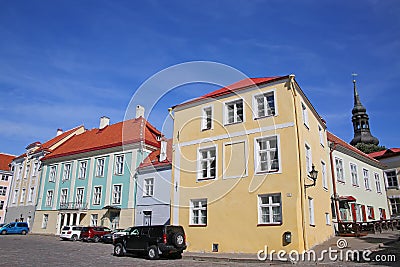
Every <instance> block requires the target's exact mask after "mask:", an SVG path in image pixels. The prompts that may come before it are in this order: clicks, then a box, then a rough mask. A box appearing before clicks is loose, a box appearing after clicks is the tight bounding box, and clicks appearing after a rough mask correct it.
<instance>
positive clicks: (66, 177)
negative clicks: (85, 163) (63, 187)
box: [62, 162, 72, 182]
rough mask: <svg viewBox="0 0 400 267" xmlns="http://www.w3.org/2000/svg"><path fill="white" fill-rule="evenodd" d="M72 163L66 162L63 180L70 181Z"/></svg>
mask: <svg viewBox="0 0 400 267" xmlns="http://www.w3.org/2000/svg"><path fill="white" fill-rule="evenodd" d="M71 170H72V163H71V162H68V163H64V170H63V178H62V181H63V182H65V181H68V180H69V179H70V178H71Z"/></svg>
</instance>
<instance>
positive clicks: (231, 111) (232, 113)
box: [225, 99, 243, 124]
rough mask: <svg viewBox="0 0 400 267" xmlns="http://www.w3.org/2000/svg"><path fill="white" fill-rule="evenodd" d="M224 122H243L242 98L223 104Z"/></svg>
mask: <svg viewBox="0 0 400 267" xmlns="http://www.w3.org/2000/svg"><path fill="white" fill-rule="evenodd" d="M225 114H226V124H231V123H238V122H243V100H241V99H240V100H236V101H232V102H229V103H226V104H225Z"/></svg>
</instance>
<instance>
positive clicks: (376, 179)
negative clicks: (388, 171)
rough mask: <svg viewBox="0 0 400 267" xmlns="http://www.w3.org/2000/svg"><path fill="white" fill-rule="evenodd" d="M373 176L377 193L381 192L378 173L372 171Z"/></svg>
mask: <svg viewBox="0 0 400 267" xmlns="http://www.w3.org/2000/svg"><path fill="white" fill-rule="evenodd" d="M374 178H375V187H376V192H377V193H382V188H381V178H380V176H379V174H378V173H374Z"/></svg>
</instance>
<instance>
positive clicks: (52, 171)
mask: <svg viewBox="0 0 400 267" xmlns="http://www.w3.org/2000/svg"><path fill="white" fill-rule="evenodd" d="M56 172H57V166H50V174H49V182H55V181H56Z"/></svg>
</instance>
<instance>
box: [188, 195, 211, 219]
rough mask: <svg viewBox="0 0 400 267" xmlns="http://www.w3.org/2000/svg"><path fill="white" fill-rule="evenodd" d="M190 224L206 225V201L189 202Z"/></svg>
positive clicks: (195, 200)
mask: <svg viewBox="0 0 400 267" xmlns="http://www.w3.org/2000/svg"><path fill="white" fill-rule="evenodd" d="M190 210H191V211H190V216H191V217H190V224H192V225H207V199H194V200H191V201H190Z"/></svg>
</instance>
